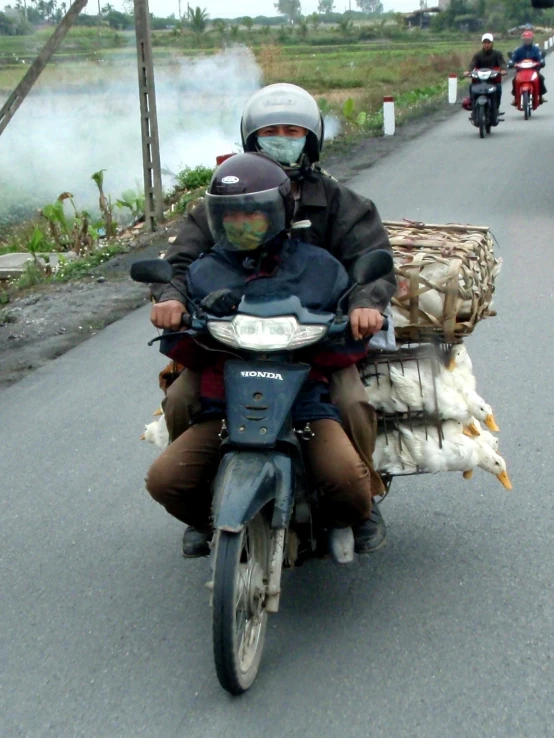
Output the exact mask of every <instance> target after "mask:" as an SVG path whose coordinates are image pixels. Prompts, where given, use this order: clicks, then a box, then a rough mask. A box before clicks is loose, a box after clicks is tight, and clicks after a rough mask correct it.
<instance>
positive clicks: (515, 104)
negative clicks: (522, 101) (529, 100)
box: [510, 100, 517, 108]
mask: <svg viewBox="0 0 554 738" xmlns="http://www.w3.org/2000/svg"><path fill="white" fill-rule="evenodd" d="M510 105H513V106H514V108H516V107H517V103H516V101H515V100H512V102H511V103H510Z"/></svg>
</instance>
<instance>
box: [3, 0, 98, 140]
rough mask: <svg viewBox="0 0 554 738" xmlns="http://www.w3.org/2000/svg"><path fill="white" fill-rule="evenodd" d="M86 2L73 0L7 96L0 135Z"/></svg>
mask: <svg viewBox="0 0 554 738" xmlns="http://www.w3.org/2000/svg"><path fill="white" fill-rule="evenodd" d="M87 2H88V0H75V2H74V3H73V5H72V6H71V7H70V8H69V10H68V11H67V13H66V14H65V15H64V17H63V18H62V20H61V22H60V25H59V26H58V27H57V28H56V30H55V31H54V33H53V34H52V35H51V36H50V38H49V39H48V41H47V42H46V43H45V44H44V46H43V47H42V51H41V52H40V54H39V55H38V56H37V58H36V59H35V61H34V62H33V63H32V64H31V66H30V67H29V70H28V72H27V74H26V75H25V76H24V77H23V79H22V80H21V82H20V83H19V84H18V85H17V87H16V88H15V90H14V91H13V92H12V94H11V95H10V96H9V97H8V99H7V100H6V102H5V103H4V105H3V106H2V108H1V109H0V136H1V135H2V133H3V132H4V130H5V129H6V126H7V125H8V123H9V122H10V120H11V119H12V118H13V116H14V115H15V113H16V110H17V109H18V108H19V106H20V105H21V103H22V102H23V100H25V98H26V97H27V95H28V94H29V92H30V91H31V89H32V87H33V85H34V84H35V82H36V81H37V79H38V78H39V77H40V75H41V74H42V72H43V70H44V67H45V66H46V65H47V64H48V62H49V61H50V59H51V58H52V57H53V56H54V54H55V53H56V51H57V50H58V48H59V46H60V44H61V43H62V41H63V40H64V38H65V37H66V35H67V32H68V31H69V29H70V28H71V26H72V25H73V24H74V23H75V20H76V19H77V16H78V15H79V13H80V12H81V10H82V9H83V8H84V7H85V5H86V4H87Z"/></svg>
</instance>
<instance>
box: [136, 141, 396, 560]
mask: <svg viewBox="0 0 554 738" xmlns="http://www.w3.org/2000/svg"><path fill="white" fill-rule="evenodd" d="M205 203H206V204H205V211H206V215H207V220H208V224H209V228H210V232H211V234H212V237H213V240H214V242H215V246H214V247H213V248H212V249H211V251H210V252H209V253H207V254H204V255H203V257H202V258H199V259H197V260H196V261H195V262H193V263H192V264H191V265H190V266H189V268H188V269H187V272H186V274H185V275H184V287H185V289H186V294H187V296H188V298H189V299H190V300H193V301H194V302H195V304H197V305H200V307H201V308H203V309H205V310H206V311H207V312H209V313H210V314H212V315H214V314H215V315H217V316H219V317H222V316H224V315H231V314H233V313H234V312H235V311H236V306H237V305H238V303H239V302H240V300H241V298H242V297H243V296H244V297H245V298H247V299H254V300H260V299H262V300H263V298H264V297H266V296H267V295H268V294H272V295H275V296H276V295H282V296H283V297H286V296H288V295H291V294H293V295H296V296H297V297H298V298H299V299H300V302H301V303H302V305H303V306H304V307H306V308H308V309H310V310H316V311H333V312H334V311H335V309H336V306H337V302H338V300H339V298H340V297H341V295H343V294H344V293H345V291H346V289H347V287H348V286H349V278H348V275H347V272H346V270H345V269H344V267H343V266H342V265H341V264H340V263H339V262H338V261H337V259H335V258H334V257H333V256H332V255H331V254H330V253H328V252H326V251H325V250H323V249H320V248H318V247H316V246H313V245H310V244H307V243H304V242H303V241H301V240H299V239H297V238H294V237H291V235H290V233H291V225H292V219H293V213H294V210H295V200H294V196H293V193H292V185H291V181H290V179H289V178H288V177H287V174H286V173H285V172H284V171H283V169H282V168H281V167H280V166H279V164H277V162H275V161H274V160H273V159H271V158H269V157H268V156H266V155H265V154H262V153H245V154H238V155H237V156H234V157H231V158H230V159H228V160H227V161H226V162H224V163H223V164H222V165H221V166H220V167H219V168H218V169H217V170H216V172H215V174H214V176H213V178H212V182H211V184H210V187H209V190H208V193H207V195H206V200H205ZM354 300H355V301H356V300H357V298H354ZM358 332H360V331H359V328H358ZM165 341H166V345H165V348H164V352H165V353H167V355H169V356H170V357H171V358H173V359H175V360H177V361H178V362H179V363H182V364H183V365H184V366H186V367H189V368H192V369H194V370H196V371H197V373H198V374H199V376H200V405H199V409H198V412H196V413H195V414H194V415H193V417H192V425H191V427H189V428H188V429H187V430H186V431H185V432H184V433H182V434H181V435H179V437H178V438H176V439H175V440H174V441H173V442H172V443H171V444H170V445H169V446H168V448H167V449H166V450H165V451H164V452H163V453H162V454H161V455H160V456H159V457H158V459H157V460H156V461H155V462H154V463H153V465H152V466H151V468H150V470H149V472H148V477H147V480H146V486H147V489H148V491H149V492H150V494H151V495H152V497H153V498H154V499H155V500H157V501H158V502H159V503H160V504H162V505H163V506H164V507H165V508H166V510H167V511H168V512H169V513H170V514H171V515H173V516H174V517H176V518H177V519H178V520H181V521H182V522H184V523H185V524H187V525H189V528H187V531H186V533H185V538H184V541H183V554H184V555H185V556H186V557H196V556H201V555H207V554H208V553H209V539H210V538H211V533H212V531H211V528H210V517H211V482H212V481H213V479H214V477H215V475H216V473H217V469H218V465H219V447H220V444H221V440H220V434H221V428H222V425H221V421H222V419H223V418H224V417H225V385H224V381H223V367H224V364H225V362H226V361H227V360H228V359H229V358H230V357H232V356H233V353H232V352H229V351H228V350H227V351H226V350H225V348H224V347H223V346H222V345H221V344H220V343H217V342H214V341H212V340H211V339H210V338H202V337H195V336H191V335H189V334H186V333H178V334H177V336H175V335H172V336H167V337H166V338H165ZM367 347H368V341H367V340H354V338H352V337H350V338H348V339H346V341H345V343H344V344H340V345H339V346H336V345H335V344H333V343H331V344H328V345H325V344H321V345H318V346H317V347H316V348H314V349H303V350H302V352H303V355H302V360H303V361H305V362H306V363H308V364H310V366H311V367H312V370H311V372H310V375H309V377H308V380H307V381H306V382H305V384H304V386H303V389H302V391H301V393H300V395H299V398H298V399H297V401H296V403H295V405H294V406H293V410H292V417H293V423H294V424H295V426H297V427H299V428H302V427H304V426H305V424H306V423H310V426H311V430H312V432H313V437H312V438H310V439H309V440H304V441H303V442H302V445H303V451H304V454H305V458H306V463H307V466H308V469H309V471H310V474H311V478H312V480H313V483H314V486H315V487H316V488H317V489H318V491H319V493H320V496H321V502H320V509H321V514H322V521H323V525H324V527H325V528H327V529H329V532H330V538H329V543H330V550H331V553H332V554H335V556H336V558H337V559H339V560H340V554H337V553H336V551H338V550H339V549H340V543H339V542H340V531H341V530H343V529H345V528H349V527H352V528H353V532H354V541H355V550H356V551H357V552H358V553H371V552H372V551H374V550H376V549H377V548H378V547H379V546H380V545H382V544H383V543H384V537H385V530H384V526H383V525H381V526H379V530H378V536H377V531H376V521H375V519H374V518H372V515H371V513H372V495H373V494H374V492H375V491H374V489H372V487H373V484H374V483H375V478H377V481H378V482H380V480H379V479H378V476H377V475H376V474H375V472H373V473H372V470H371V469H368V467H367V466H366V465H365V464H364V462H363V460H362V459H361V458H360V456H359V455H358V454H357V453H356V451H355V449H354V447H353V445H352V443H351V442H350V440H349V438H348V436H347V435H346V433H345V431H344V430H343V428H342V426H341V424H340V416H339V413H338V410H337V408H336V407H335V405H334V404H333V403H332V401H331V398H330V394H329V384H328V383H329V376H330V374H331V373H332V372H333V370H334V369H338V368H340V367H345V366H354V364H355V362H356V361H359V360H360V359H361V358H363V356H365V354H366V353H367ZM235 353H236V352H235ZM190 526H192V527H190ZM334 534H336V535H334ZM334 546H335V548H334Z"/></svg>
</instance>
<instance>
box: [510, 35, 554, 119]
mask: <svg viewBox="0 0 554 738" xmlns="http://www.w3.org/2000/svg"><path fill="white" fill-rule="evenodd" d="M533 39H534V35H533V31H523V33H522V34H521V40H522V41H523V43H522V44H521V46H518V47H517V49H516V50H515V51H514V52H513V53H512V54H511V56H510V61H509V62H508V66H509V67H513V66H514V64H517V63H518V62H522V61H524V60H525V59H531V60H532V61H536V62H540V65H541V68H542V67H544V66H545V63H546V62H545V61H544V57H543V55H542V52H541V50H540V49H539V47H538V46H537V44H534V43H533ZM538 75H539V84H540V90H539V91H540V100H539V104H541V105H542V103H545V102H546V100H545V99H544V95H546V84H545V82H544V76H543V75H542V74H541V73H540V72H538ZM515 94H516V79H515V77H514V79H513V80H512V95H513V96H514V99H513V100H512V103H511V104H512V105H515V106H517V101H516V99H515Z"/></svg>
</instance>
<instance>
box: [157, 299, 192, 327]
mask: <svg viewBox="0 0 554 738" xmlns="http://www.w3.org/2000/svg"><path fill="white" fill-rule="evenodd" d="M186 312H187V310H186V308H185V306H184V305H183V303H182V302H179V300H166V301H165V302H158V303H156V304H155V305H153V306H152V312H151V313H150V320H151V322H152V323H153V324H154V325H155V326H156V328H168V329H170V330H172V331H178V330H179V328H180V327H181V320H182V317H183V313H186Z"/></svg>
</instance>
